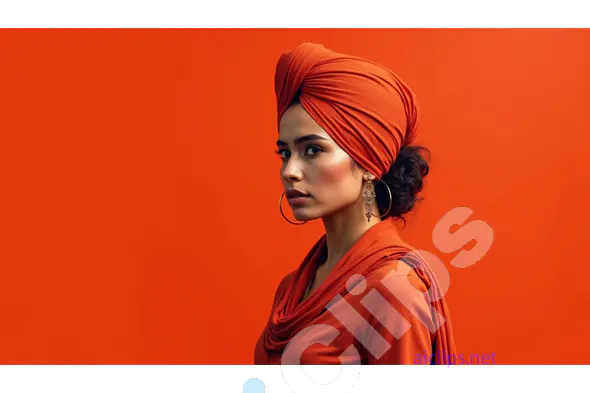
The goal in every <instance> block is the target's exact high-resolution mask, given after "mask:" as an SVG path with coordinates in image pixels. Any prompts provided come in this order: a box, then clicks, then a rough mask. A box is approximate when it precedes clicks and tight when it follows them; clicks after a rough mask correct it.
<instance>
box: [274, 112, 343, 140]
mask: <svg viewBox="0 0 590 393" xmlns="http://www.w3.org/2000/svg"><path fill="white" fill-rule="evenodd" d="M310 134H316V135H319V136H322V137H324V138H326V139H329V140H332V138H331V137H330V135H329V134H328V133H327V132H326V131H325V130H324V129H323V128H322V127H321V126H320V125H319V124H318V123H317V122H316V121H315V120H314V119H313V117H311V116H310V115H309V113H307V111H306V110H305V109H304V108H303V106H301V104H299V103H297V104H293V105H291V106H290V107H289V108H288V109H287V110H286V111H285V113H284V114H283V117H281V121H280V122H279V139H280V140H282V141H283V142H291V141H293V140H295V139H297V138H299V137H302V136H306V135H310Z"/></svg>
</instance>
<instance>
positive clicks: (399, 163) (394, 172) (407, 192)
mask: <svg viewBox="0 0 590 393" xmlns="http://www.w3.org/2000/svg"><path fill="white" fill-rule="evenodd" d="M422 152H426V153H427V154H428V158H429V159H430V150H428V149H427V148H426V147H424V146H418V145H414V146H411V145H407V146H402V148H401V149H400V151H399V153H398V155H397V157H396V159H395V161H394V163H393V164H392V165H391V168H390V169H389V172H387V173H386V174H385V175H383V177H382V178H381V180H383V181H384V182H385V183H387V185H388V186H389V189H390V190H391V196H392V198H393V200H392V201H391V210H390V211H389V213H388V214H387V217H396V218H399V219H401V220H402V221H403V222H404V227H405V225H406V220H405V218H404V217H402V216H403V215H404V214H406V213H408V212H409V211H410V210H412V208H413V207H414V205H415V204H416V203H417V202H419V201H421V200H422V199H423V198H421V197H419V196H418V193H419V192H420V191H422V188H423V186H424V177H425V176H426V175H427V174H428V171H429V166H428V161H426V159H425V158H424V157H423V156H422V154H421V153H422ZM375 194H377V206H378V207H379V213H380V214H384V213H385V212H386V211H387V208H388V207H389V193H388V192H387V189H386V188H385V186H384V185H383V183H382V182H380V181H376V182H375Z"/></svg>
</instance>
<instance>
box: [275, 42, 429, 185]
mask: <svg viewBox="0 0 590 393" xmlns="http://www.w3.org/2000/svg"><path fill="white" fill-rule="evenodd" d="M275 94H276V99H277V115H278V117H277V122H280V120H281V117H282V116H283V114H284V113H285V111H286V110H287V108H288V107H289V106H290V105H291V104H292V103H293V102H294V101H295V100H296V99H298V100H299V102H300V103H301V105H302V106H303V108H304V109H305V110H306V112H307V113H309V115H310V116H311V117H312V118H313V119H314V120H315V121H316V122H317V123H318V124H319V125H320V126H321V127H322V128H323V129H324V130H325V131H326V132H327V133H328V134H329V135H330V136H331V137H332V139H334V141H335V142H336V143H337V144H338V145H339V146H340V147H341V148H342V149H343V150H345V151H346V152H347V153H348V154H349V155H350V156H351V157H352V158H353V159H354V160H355V161H356V162H357V163H358V164H359V165H361V166H362V167H363V168H364V169H366V170H368V171H369V172H371V173H373V174H374V175H375V176H377V177H379V178H380V177H381V176H383V175H384V174H385V173H387V172H388V171H389V169H390V167H391V165H392V164H393V162H394V161H395V158H396V157H397V155H398V153H399V150H400V149H401V147H402V146H404V145H407V144H410V143H411V142H412V141H413V140H414V139H415V137H416V128H417V123H418V104H417V101H416V97H415V95H414V93H413V92H412V91H411V90H410V88H409V87H408V86H407V85H406V84H405V82H404V81H402V80H401V79H400V78H399V77H397V76H396V75H395V74H394V73H393V72H392V71H390V70H389V69H388V68H386V67H383V66H381V65H379V64H376V63H374V62H371V61H368V60H364V59H361V58H359V57H355V56H349V55H345V54H342V53H336V52H333V51H331V50H328V49H326V48H325V47H324V46H322V45H319V44H314V43H302V44H299V45H298V46H296V47H295V48H293V49H291V50H290V51H288V52H285V53H283V54H282V55H281V57H280V58H279V61H278V63H277V66H276V72H275Z"/></svg>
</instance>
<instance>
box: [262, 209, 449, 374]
mask: <svg viewBox="0 0 590 393" xmlns="http://www.w3.org/2000/svg"><path fill="white" fill-rule="evenodd" d="M325 247H326V235H325V234H324V235H323V236H322V237H321V238H320V239H319V240H318V241H317V242H316V243H315V245H314V246H313V247H312V248H311V250H310V251H309V253H308V254H307V256H306V257H305V259H304V261H303V262H302V264H301V265H300V266H299V268H298V269H297V270H296V271H295V272H294V274H292V276H291V279H290V280H289V281H288V282H286V283H285V284H286V286H285V287H284V288H281V289H280V290H279V291H278V292H277V298H276V299H275V303H274V309H273V311H272V313H271V316H270V318H269V321H268V324H267V326H266V328H265V330H264V332H263V334H262V336H261V340H262V342H263V346H264V349H265V351H267V352H269V353H273V352H274V353H281V352H282V351H283V350H284V349H285V346H286V345H287V344H288V343H289V341H290V340H291V339H292V338H293V337H294V336H295V335H296V334H297V333H298V332H299V331H301V330H302V329H303V328H305V327H308V326H310V325H312V324H313V322H314V320H316V319H317V318H318V317H319V316H321V315H322V314H324V313H326V312H329V311H327V309H326V306H327V305H328V304H329V303H330V302H331V301H332V300H333V299H334V298H335V297H336V296H337V295H341V296H344V295H345V294H346V292H347V288H346V281H347V280H348V279H349V278H350V277H351V276H352V275H353V274H361V275H363V276H364V277H370V276H371V274H372V272H375V271H377V270H378V269H380V268H382V267H383V266H385V265H386V264H390V263H391V262H392V261H394V260H401V261H403V262H405V263H406V264H407V265H409V266H410V267H411V268H413V269H414V271H415V272H416V273H417V275H418V277H419V278H420V279H421V280H422V281H423V282H424V284H425V286H426V289H428V290H429V291H428V292H425V293H424V296H425V297H426V299H427V302H428V303H429V304H431V305H432V307H433V308H434V309H435V310H436V312H435V313H433V315H432V318H433V323H434V324H435V326H439V327H438V329H437V330H436V331H435V333H434V342H433V347H432V353H433V354H447V355H449V354H455V353H456V348H455V342H454V338H453V334H452V326H451V320H450V313H449V310H448V306H447V303H446V301H445V299H444V297H443V296H442V295H443V294H441V288H440V286H439V284H438V281H437V280H436V277H435V274H434V272H433V270H432V269H431V268H430V267H429V266H428V264H426V263H425V261H424V260H423V259H422V258H419V257H417V255H416V254H414V253H411V254H408V252H409V251H412V248H411V246H408V245H407V244H406V243H404V242H403V241H401V239H400V238H399V236H398V234H397V230H396V228H395V223H394V222H393V219H392V218H387V219H385V220H383V221H381V222H379V223H378V224H376V225H374V226H372V227H371V228H370V229H369V230H368V231H367V232H365V233H364V234H363V235H362V237H361V238H360V239H359V240H358V241H357V242H356V243H355V244H354V245H353V246H352V248H351V249H350V250H349V251H348V252H347V253H346V254H345V255H344V257H343V258H342V259H341V260H340V261H339V262H338V264H337V265H336V266H335V267H334V269H333V270H332V271H331V272H330V274H329V276H328V277H327V278H326V280H325V281H324V282H322V284H321V285H320V286H319V287H318V288H317V289H316V290H315V291H313V292H312V293H311V294H310V295H309V297H307V298H306V299H305V300H303V301H302V302H301V301H300V300H301V298H302V296H303V294H304V292H305V291H306V289H307V284H308V283H309V282H310V280H311V279H312V277H313V275H314V273H315V270H316V268H317V263H318V260H320V259H321V254H322V253H323V252H325ZM432 298H435V299H439V300H436V301H431V299H432ZM412 328H414V327H412ZM393 345H395V343H393ZM434 359H435V362H434V363H436V364H448V362H449V358H448V356H435V357H434ZM315 362H317V364H322V363H323V359H316V361H315Z"/></svg>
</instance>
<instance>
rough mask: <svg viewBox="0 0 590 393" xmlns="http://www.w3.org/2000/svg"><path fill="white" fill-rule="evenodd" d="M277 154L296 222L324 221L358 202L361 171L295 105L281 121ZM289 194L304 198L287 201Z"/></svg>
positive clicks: (286, 112) (326, 134) (299, 106)
mask: <svg viewBox="0 0 590 393" xmlns="http://www.w3.org/2000/svg"><path fill="white" fill-rule="evenodd" d="M277 153H278V154H279V156H280V158H281V162H282V164H281V180H282V182H283V187H284V188H285V191H286V192H287V194H286V195H285V197H286V199H287V200H288V202H289V205H290V206H291V208H292V210H293V215H294V216H295V218H296V219H297V220H301V221H307V220H312V219H315V218H320V217H324V216H326V215H328V214H331V213H334V212H336V211H338V210H339V209H342V208H344V207H347V206H349V205H351V204H354V203H356V202H358V201H359V197H360V193H361V187H362V180H363V178H362V175H363V171H362V169H361V168H360V167H359V166H358V165H356V164H354V161H353V160H352V159H351V157H350V156H349V155H348V154H347V153H346V152H345V151H344V150H342V148H340V146H338V144H336V142H334V140H333V139H332V138H331V137H330V135H328V133H327V132H326V131H324V130H323V129H322V128H321V127H320V126H319V125H318V124H317V123H316V122H315V120H313V118H312V117H311V116H310V115H309V114H308V113H307V112H306V111H305V109H303V106H301V104H299V103H296V104H293V105H291V106H290V107H289V108H288V109H287V110H286V111H285V113H284V115H283V117H282V118H281V121H280V124H279V140H278V141H277ZM290 190H296V191H300V192H302V193H304V194H306V195H307V196H305V197H299V198H289V191H290Z"/></svg>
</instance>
